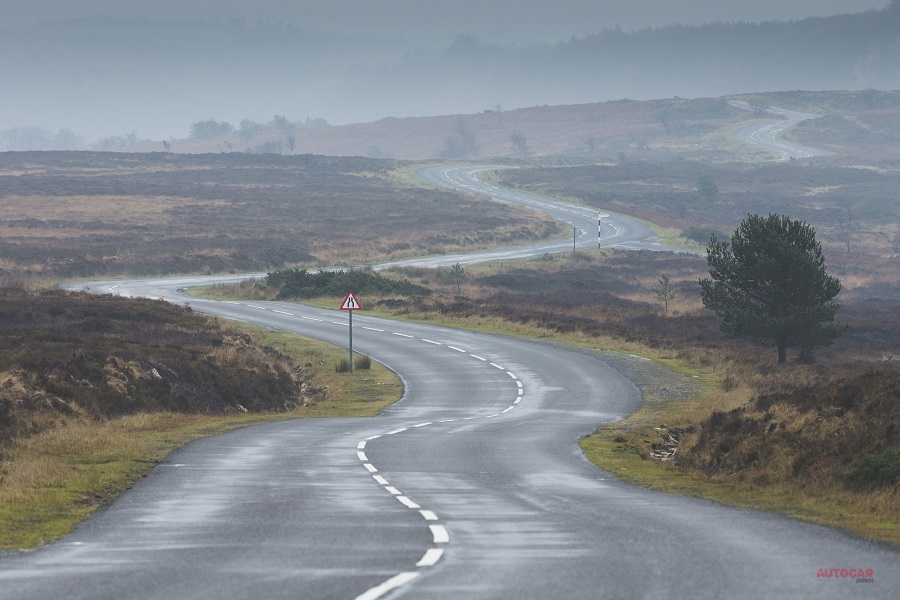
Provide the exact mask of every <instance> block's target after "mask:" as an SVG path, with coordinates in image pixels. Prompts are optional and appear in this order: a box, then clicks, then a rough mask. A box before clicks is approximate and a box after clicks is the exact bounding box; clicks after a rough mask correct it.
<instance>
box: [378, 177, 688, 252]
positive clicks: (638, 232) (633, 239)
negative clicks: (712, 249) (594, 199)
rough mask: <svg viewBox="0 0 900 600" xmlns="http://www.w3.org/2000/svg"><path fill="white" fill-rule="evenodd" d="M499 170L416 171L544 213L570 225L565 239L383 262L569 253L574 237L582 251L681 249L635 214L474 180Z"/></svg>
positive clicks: (443, 183) (436, 180) (439, 182)
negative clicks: (570, 232)
mask: <svg viewBox="0 0 900 600" xmlns="http://www.w3.org/2000/svg"><path fill="white" fill-rule="evenodd" d="M503 168H504V167H498V166H490V165H467V166H455V167H448V166H438V167H428V168H425V169H421V170H419V171H418V175H419V176H420V177H422V178H423V179H425V180H426V181H428V182H430V183H433V184H435V185H440V186H443V187H449V188H452V189H455V190H458V191H461V192H464V193H472V194H481V195H485V196H488V197H490V198H491V199H492V200H495V201H497V202H503V203H504V204H514V205H517V206H523V207H526V208H531V209H533V210H537V211H541V212H544V213H547V214H549V215H550V216H551V217H553V218H555V219H558V220H560V221H563V222H566V223H569V225H571V226H572V228H573V234H574V236H570V237H569V238H568V239H563V240H556V241H550V242H540V243H537V244H527V245H523V246H513V247H509V248H503V249H500V250H493V251H484V252H475V253H466V254H455V255H448V256H438V257H427V258H416V259H410V260H402V261H396V262H391V263H386V265H384V266H394V265H415V266H428V267H439V266H447V265H453V264H456V263H460V264H462V265H466V264H474V263H480V262H491V261H497V260H515V259H521V258H529V257H533V256H540V255H542V254H545V253H555V252H567V251H571V250H572V249H573V241H574V247H575V248H578V249H582V250H588V249H591V248H597V247H601V246H602V247H614V248H624V249H628V250H657V251H680V250H678V249H676V248H671V247H668V246H665V245H663V244H662V243H661V242H659V240H657V239H656V238H655V237H654V235H655V234H654V231H653V230H652V229H651V228H650V227H648V226H647V225H645V224H644V223H642V222H641V221H638V220H637V219H635V218H632V217H629V216H626V215H621V214H617V213H611V212H608V211H604V210H598V209H595V208H588V207H585V206H577V205H574V204H567V203H564V202H559V201H556V200H552V199H550V198H546V197H544V196H538V195H535V194H529V193H526V192H520V191H517V190H511V189H506V188H499V187H497V186H495V185H492V184H490V183H486V182H484V181H481V180H480V179H478V173H479V172H482V171H490V170H497V169H503ZM573 237H574V240H573Z"/></svg>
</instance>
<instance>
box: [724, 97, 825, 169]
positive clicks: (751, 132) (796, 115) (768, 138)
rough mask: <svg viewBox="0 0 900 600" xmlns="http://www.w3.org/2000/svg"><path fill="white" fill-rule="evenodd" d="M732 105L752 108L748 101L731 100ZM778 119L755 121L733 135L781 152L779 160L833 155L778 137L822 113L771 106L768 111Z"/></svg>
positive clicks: (746, 108) (745, 108)
mask: <svg viewBox="0 0 900 600" xmlns="http://www.w3.org/2000/svg"><path fill="white" fill-rule="evenodd" d="M730 104H731V105H732V106H736V107H738V108H742V109H744V110H750V105H749V104H748V103H747V102H731V103H730ZM766 112H767V113H768V114H770V115H771V116H772V118H773V119H775V118H776V117H777V119H775V120H773V121H770V122H767V123H753V124H751V125H747V126H746V127H742V128H740V129H738V130H736V131H735V132H734V133H733V134H732V135H733V137H734V138H735V139H738V140H740V141H742V142H746V143H748V144H753V145H754V146H760V147H761V148H765V149H766V150H772V151H774V152H777V153H778V154H779V159H778V160H779V161H785V160H792V159H795V158H810V157H813V156H831V155H832V154H833V153H832V152H828V151H827V150H821V149H819V148H812V147H810V146H804V145H802V144H798V143H796V142H789V141H786V140H783V139H781V138H779V137H778V134H780V133H781V132H782V131H784V130H785V129H788V128H790V127H793V126H794V125H796V124H797V123H800V122H802V121H807V120H809V119H818V118H819V117H820V116H821V115H816V114H812V113H802V112H797V111H793V110H787V109H784V108H774V107H772V108H769V109H768V110H767V111H766Z"/></svg>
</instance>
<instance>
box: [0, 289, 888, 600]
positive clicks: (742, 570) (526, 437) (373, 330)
mask: <svg viewBox="0 0 900 600" xmlns="http://www.w3.org/2000/svg"><path fill="white" fill-rule="evenodd" d="M192 281H193V280H191V279H185V280H179V279H178V278H171V279H169V280H168V281H167V282H166V283H165V284H160V283H159V282H152V283H147V282H140V281H134V282H128V281H117V282H107V283H97V284H93V285H92V288H93V291H97V292H117V293H121V294H124V295H138V296H159V297H162V298H163V299H165V300H168V301H172V302H177V303H183V302H184V303H189V304H190V305H191V306H192V307H193V308H194V309H196V310H199V311H203V312H207V313H211V314H216V315H219V316H221V317H225V318H229V319H237V320H241V321H247V322H253V323H259V324H262V325H266V326H269V327H274V328H278V329H283V330H286V331H294V332H297V333H300V334H303V335H307V336H310V337H315V338H318V339H323V340H326V341H330V342H333V343H337V344H343V343H345V341H346V338H347V336H348V331H347V321H346V315H344V314H341V313H339V312H337V311H327V310H322V309H316V308H311V307H306V306H302V305H297V304H293V303H286V302H241V303H230V302H218V301H211V300H202V299H194V298H190V297H188V296H184V295H183V294H180V293H179V292H178V291H177V290H178V289H179V288H182V287H184V286H186V285H189V284H190V283H191V282H192ZM360 300H361V301H362V302H363V306H365V300H364V299H363V298H361V299H360ZM353 327H354V348H356V349H357V350H359V351H360V352H364V353H366V354H369V355H371V356H373V357H375V358H377V359H378V360H380V361H382V362H384V363H385V364H386V365H388V366H389V367H391V368H392V369H394V370H395V371H397V372H398V373H399V374H400V375H401V377H402V378H403V380H404V383H405V386H406V394H405V396H404V398H403V400H402V401H401V402H399V403H398V404H396V405H394V406H392V407H390V408H389V409H387V410H386V411H384V413H383V414H382V415H381V416H379V417H377V418H374V419H340V420H337V419H306V420H293V421H288V422H281V423H273V424H269V425H263V426H257V427H252V428H247V429H244V430H241V431H236V432H233V433H230V434H226V435H223V436H217V437H215V438H210V439H206V440H201V441H198V442H195V443H193V444H190V445H189V446H187V447H185V448H183V449H181V450H178V451H177V452H175V453H174V454H173V455H172V456H171V457H169V459H168V460H166V461H165V462H164V463H163V464H162V465H160V466H159V467H158V468H157V469H155V470H154V472H153V473H152V474H151V475H150V476H149V477H147V478H145V479H144V480H142V481H141V482H139V483H138V484H137V485H136V486H135V487H134V488H133V489H132V490H130V491H129V492H128V493H126V494H125V495H124V496H122V498H121V499H120V500H118V501H117V502H115V503H114V504H113V505H111V506H110V507H108V508H106V509H104V510H102V511H100V513H99V514H97V515H96V516H95V517H93V518H91V519H90V520H89V521H88V522H86V523H85V524H84V525H83V526H81V527H79V528H78V530H77V531H76V532H75V533H74V534H73V535H71V536H69V537H67V538H65V539H64V540H61V541H60V542H58V543H56V544H52V545H50V546H48V547H45V548H42V549H39V550H35V551H31V552H26V553H20V554H14V555H8V556H6V557H4V558H2V560H0V598H4V599H6V598H10V599H13V598H15V599H37V598H61V597H66V598H84V599H88V598H90V599H92V600H102V599H110V600H111V599H114V598H115V599H119V598H123V597H128V598H141V599H163V598H166V599H169V598H217V599H218V598H226V599H227V598H248V597H252V598H267V599H268V598H292V599H295V598H348V599H354V598H357V599H361V600H375V599H377V598H400V597H404V598H416V599H419V598H428V599H431V598H436V599H437V598H448V599H450V598H452V599H458V598H475V599H481V598H541V599H546V598H624V597H629V598H631V597H634V598H651V597H652V598H655V597H675V598H679V597H690V598H725V597H727V598H761V597H765V598H802V597H809V598H846V597H848V596H851V595H852V596H860V597H870V598H893V597H895V592H896V589H897V585H898V584H900V574H898V572H897V569H896V565H897V561H898V558H900V553H898V551H897V550H896V549H894V548H890V547H887V546H884V545H880V544H875V543H870V542H867V541H863V540H859V539H856V538H854V537H852V536H849V535H846V534H844V533H841V532H839V531H835V530H832V529H828V528H824V527H819V526H815V525H809V524H804V523H800V522H798V521H793V520H791V519H787V518H784V517H780V516H777V515H771V514H767V513H762V512H757V511H747V510H738V509H732V508H727V507H722V506H718V505H716V504H713V503H710V502H705V501H700V500H696V499H690V498H683V497H676V496H668V495H665V494H659V493H654V492H649V491H646V490H641V489H637V488H633V487H630V486H627V485H623V484H621V483H619V482H617V481H616V480H615V479H614V478H613V477H612V476H610V475H609V474H608V473H605V472H604V471H602V470H600V469H598V468H596V467H595V466H593V465H592V464H590V463H589V462H588V461H587V460H585V459H584V457H583V456H582V455H581V453H580V451H579V449H578V447H577V440H578V438H579V437H580V436H582V435H585V434H587V433H589V432H590V431H592V430H593V428H594V427H595V426H596V425H597V424H599V423H602V422H606V421H610V420H614V419H619V418H622V417H623V416H625V415H627V414H629V413H630V412H632V411H633V410H634V409H635V408H636V407H637V406H638V405H639V403H640V396H639V393H638V392H637V390H636V389H635V388H634V386H633V384H631V382H629V381H628V380H627V379H625V378H624V377H622V376H621V375H619V374H618V373H616V372H615V371H614V370H612V369H611V368H610V367H609V366H607V365H606V364H605V363H604V362H602V361H600V360H598V359H597V358H596V357H595V356H592V355H590V354H589V353H584V352H576V351H571V350H564V349H561V348H558V347H555V346H550V345H545V344H540V343H535V342H527V341H521V340H515V339H510V338H505V337H500V336H491V335H483V334H476V333H471V332H466V331H459V330H453V329H447V328H441V327H435V326H430V325H424V324H415V323H400V322H394V321H390V320H385V319H378V318H374V317H369V316H366V315H365V314H364V313H358V314H357V315H356V316H355V317H354V319H353ZM831 569H837V571H831ZM841 569H844V571H845V572H846V576H842V575H841V573H842V571H841ZM850 569H871V570H872V575H873V577H872V582H871V583H856V580H855V579H853V578H851V577H850ZM823 570H825V571H823ZM854 572H855V571H854ZM823 573H836V574H837V575H836V576H835V577H831V578H826V577H823V576H821V575H823Z"/></svg>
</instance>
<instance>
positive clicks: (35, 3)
mask: <svg viewBox="0 0 900 600" xmlns="http://www.w3.org/2000/svg"><path fill="white" fill-rule="evenodd" d="M888 1H889V0H252V1H250V0H0V24H2V23H9V24H16V23H22V22H34V21H36V20H40V19H53V18H72V17H90V16H95V15H99V14H103V15H113V16H117V17H149V18H161V19H200V20H211V19H220V20H229V19H231V18H245V19H248V20H249V21H251V22H252V21H257V20H267V21H284V22H286V23H291V24H294V25H297V26H299V27H302V28H303V29H311V30H316V31H327V32H341V33H355V32H367V33H376V34H379V35H393V36H400V37H403V38H404V39H407V40H410V41H416V42H418V43H422V42H428V41H432V42H435V43H446V41H447V40H449V39H452V38H453V37H455V36H456V35H458V34H464V33H470V34H474V35H476V36H479V37H481V38H482V39H485V40H490V41H494V42H497V43H503V44H508V43H528V42H531V41H549V42H556V41H559V40H564V39H568V38H570V37H572V36H573V35H574V36H583V35H586V34H590V33H597V32H598V31H600V30H602V29H603V28H605V27H609V28H613V27H617V26H620V27H621V28H622V29H624V30H626V31H630V30H635V29H641V28H644V27H662V26H665V25H671V24H675V23H680V24H688V25H696V24H705V23H711V22H715V21H726V22H727V21H747V22H763V21H787V20H799V19H804V18H806V17H810V16H829V15H836V14H846V13H857V12H863V11H866V10H868V9H880V8H884V7H885V6H886V5H887V4H888ZM0 26H2V25H0Z"/></svg>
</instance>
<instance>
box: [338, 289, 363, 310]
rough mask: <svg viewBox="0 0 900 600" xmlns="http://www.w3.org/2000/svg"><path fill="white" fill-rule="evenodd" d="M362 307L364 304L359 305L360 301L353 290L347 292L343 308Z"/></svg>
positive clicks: (354, 308) (353, 308)
mask: <svg viewBox="0 0 900 600" xmlns="http://www.w3.org/2000/svg"><path fill="white" fill-rule="evenodd" d="M361 308H362V306H360V305H359V301H358V300H357V299H356V296H354V295H353V292H347V297H346V298H344V303H343V304H341V310H359V309H361Z"/></svg>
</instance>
